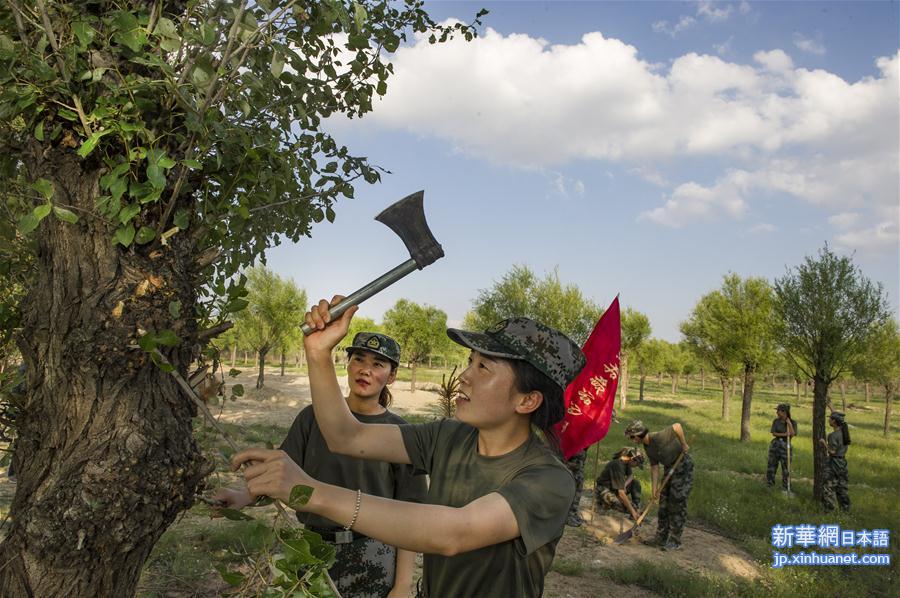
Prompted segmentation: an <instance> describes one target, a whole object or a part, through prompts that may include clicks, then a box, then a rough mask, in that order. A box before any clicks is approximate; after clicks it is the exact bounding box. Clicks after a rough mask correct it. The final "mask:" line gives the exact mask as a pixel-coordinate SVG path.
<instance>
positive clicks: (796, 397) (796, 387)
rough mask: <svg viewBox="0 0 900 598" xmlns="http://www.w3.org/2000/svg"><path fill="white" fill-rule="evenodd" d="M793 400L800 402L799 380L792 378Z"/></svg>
mask: <svg viewBox="0 0 900 598" xmlns="http://www.w3.org/2000/svg"><path fill="white" fill-rule="evenodd" d="M794 400H796V401H797V404H798V405H799V404H800V380H798V379H796V378H794Z"/></svg>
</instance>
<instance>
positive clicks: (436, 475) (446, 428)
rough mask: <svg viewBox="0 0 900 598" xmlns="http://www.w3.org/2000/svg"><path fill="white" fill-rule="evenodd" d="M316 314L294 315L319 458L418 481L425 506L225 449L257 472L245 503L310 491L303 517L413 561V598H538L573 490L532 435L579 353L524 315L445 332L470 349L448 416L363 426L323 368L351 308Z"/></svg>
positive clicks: (549, 416) (544, 426)
mask: <svg viewBox="0 0 900 598" xmlns="http://www.w3.org/2000/svg"><path fill="white" fill-rule="evenodd" d="M339 300H340V297H335V299H334V301H333V302H336V301H339ZM328 309H329V304H328V302H326V301H324V300H323V301H321V302H320V303H319V304H318V305H317V306H315V307H314V308H313V309H312V310H311V311H310V312H308V313H307V315H306V323H307V325H309V326H310V327H311V328H312V329H313V332H312V333H311V334H309V335H308V336H306V338H305V339H304V345H305V348H306V355H307V360H308V362H309V379H310V389H311V392H312V400H313V406H314V409H315V415H316V420H317V422H318V424H319V427H320V429H321V430H322V433H323V435H324V437H325V440H326V441H327V442H328V446H329V448H330V449H331V450H332V451H334V452H337V453H341V454H344V455H350V456H354V457H361V458H364V459H375V460H381V461H388V462H392V463H409V464H412V465H413V466H414V467H415V468H416V469H417V470H419V471H423V472H426V473H428V474H429V475H430V476H431V478H430V479H431V483H430V486H429V490H428V496H427V498H426V502H427V503H428V504H415V503H409V502H400V501H395V500H390V499H386V498H380V497H376V496H371V495H368V494H363V493H362V492H359V491H357V492H354V491H352V490H347V489H345V488H340V487H338V486H334V485H331V484H326V483H323V482H321V481H319V480H316V479H314V478H312V477H311V476H309V475H308V474H307V473H306V472H305V471H303V470H302V469H301V468H300V467H299V466H298V465H297V464H296V463H294V462H293V461H292V460H291V459H290V458H289V457H288V456H287V455H286V454H285V453H283V452H281V451H268V450H261V449H251V450H246V451H243V452H241V453H238V454H237V455H235V457H234V460H233V463H232V464H233V466H234V467H235V468H239V467H240V466H241V465H242V464H243V463H245V462H248V461H254V462H256V463H255V464H253V465H250V466H249V467H248V468H247V469H246V470H245V472H244V476H245V478H246V480H247V484H248V488H249V490H250V493H251V494H252V495H254V496H262V495H267V496H272V497H275V498H278V499H281V500H286V499H287V498H288V497H289V495H290V492H291V489H292V488H294V487H295V486H297V485H303V486H308V487H311V488H312V489H313V492H312V496H311V498H310V499H309V502H308V503H307V504H306V505H305V506H304V507H303V509H304V510H305V511H308V512H311V513H315V514H317V515H320V516H323V517H327V518H328V519H330V520H332V521H338V522H343V523H344V526H345V527H346V528H347V529H352V530H354V531H356V532H358V533H361V534H365V535H366V536H369V537H372V538H377V539H379V540H381V541H382V542H385V543H386V544H390V545H393V546H398V547H400V548H404V549H406V550H411V551H415V552H422V553H424V554H425V557H424V567H423V576H422V580H421V582H420V585H419V596H423V597H432V598H434V597H442V596H524V597H528V596H540V595H541V593H542V592H543V587H544V576H545V575H546V574H547V572H548V571H549V569H550V564H551V562H552V560H553V556H554V553H555V550H556V544H557V542H558V541H559V538H560V537H561V536H562V533H563V528H564V525H565V521H566V515H567V513H568V510H569V506H570V505H571V503H572V498H573V496H574V494H575V483H574V480H573V479H572V475H571V474H570V473H569V471H568V470H567V469H566V467H565V465H563V464H562V462H561V461H560V460H559V459H558V457H557V456H556V454H555V453H554V452H553V451H552V450H551V449H550V448H549V447H548V446H547V445H546V444H545V443H544V442H542V441H541V439H540V438H538V437H537V436H536V435H535V433H534V431H533V428H537V429H539V430H541V431H543V432H544V435H545V438H549V439H550V442H551V443H552V438H553V436H552V430H553V425H554V424H555V423H557V422H558V421H560V420H561V419H562V417H563V413H564V403H563V390H564V388H565V387H566V386H567V385H568V383H569V382H571V380H573V379H574V378H575V376H576V375H577V374H578V372H579V371H580V370H581V368H582V367H584V362H585V360H584V355H583V354H582V353H581V350H580V348H579V347H578V345H576V344H575V343H574V342H572V341H571V340H570V339H568V338H567V337H566V336H564V335H563V334H561V333H559V332H558V331H556V330H553V329H551V328H548V327H546V326H543V325H541V324H538V323H537V322H534V321H532V320H529V319H527V318H510V319H509V320H504V321H503V322H500V323H498V324H497V325H496V326H494V327H492V328H491V329H490V330H488V331H486V332H485V333H483V334H481V333H472V332H465V331H462V330H455V329H450V330H448V331H447V334H448V336H449V337H450V338H451V339H452V340H453V341H455V342H457V343H459V344H461V345H463V346H465V347H468V348H469V349H471V351H472V352H471V354H470V357H469V365H468V367H467V368H466V370H465V371H463V373H462V374H461V375H460V394H459V396H458V398H457V411H456V419H452V420H450V419H447V420H441V421H436V422H431V423H426V424H412V425H405V426H397V425H393V424H366V423H363V422H360V421H359V420H357V419H356V418H354V417H353V415H352V414H351V413H350V411H349V409H348V408H347V404H346V402H345V401H343V400H342V397H341V393H340V387H339V386H338V383H337V377H336V375H335V371H334V364H333V362H332V359H331V351H332V349H333V348H334V347H335V346H336V345H337V344H338V342H340V340H341V339H342V338H343V337H344V335H345V334H346V333H347V330H348V327H349V325H350V319H351V318H352V315H353V313H355V311H356V309H355V308H350V309H348V310H347V311H346V312H344V314H343V315H342V316H341V317H340V318H336V319H334V320H332V318H331V316H330V315H329V313H328Z"/></svg>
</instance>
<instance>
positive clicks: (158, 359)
mask: <svg viewBox="0 0 900 598" xmlns="http://www.w3.org/2000/svg"><path fill="white" fill-rule="evenodd" d="M150 361H152V362H153V363H155V364H156V367H158V368H159V369H161V370H162V371H164V372H166V373H167V374H168V373H171V372H174V371H175V366H174V365H172V364H171V363H169V362H168V361H166V360H164V359H163V358H162V355H160V354H159V351H153V352H152V353H150Z"/></svg>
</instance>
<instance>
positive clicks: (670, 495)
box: [625, 420, 694, 550]
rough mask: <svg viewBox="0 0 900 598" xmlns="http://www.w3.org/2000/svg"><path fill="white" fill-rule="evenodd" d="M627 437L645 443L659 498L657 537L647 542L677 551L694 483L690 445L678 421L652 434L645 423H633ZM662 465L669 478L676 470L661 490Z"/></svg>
mask: <svg viewBox="0 0 900 598" xmlns="http://www.w3.org/2000/svg"><path fill="white" fill-rule="evenodd" d="M625 436H627V437H628V438H629V439H630V440H631V441H632V442H634V443H636V444H642V445H643V448H644V450H645V451H646V452H647V459H648V460H649V461H650V481H651V485H652V488H653V498H654V500H655V499H656V498H659V512H658V514H657V530H656V537H655V538H654V539H652V540H648V541H646V542H645V543H646V544H648V545H651V546H659V547H661V548H662V549H663V550H678V549H679V548H681V534H682V532H683V531H684V524H685V521H686V520H687V499H688V495H690V493H691V487H692V485H693V482H694V461H693V460H692V459H691V456H690V455H689V454H688V450H689V449H690V446H688V443H687V441H686V440H685V439H684V429H683V428H682V426H681V424H680V423H677V422H676V423H674V424H672V425H671V426H668V427H666V428H663V429H662V430H660V431H659V432H652V433H651V432H650V430H649V429H648V428H647V426H645V425H644V424H643V422H641V421H640V420H634V421H633V422H631V423H630V424H629V425H628V427H627V428H625ZM682 454H683V456H682ZM679 457H681V459H680V462H679ZM660 463H662V465H663V466H664V467H665V471H666V475H667V476H668V474H669V473H670V469H671V470H673V471H671V473H672V475H671V478H670V479H669V481H668V483H666V484H663V486H662V488H660V485H659V464H660Z"/></svg>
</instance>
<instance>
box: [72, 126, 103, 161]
mask: <svg viewBox="0 0 900 598" xmlns="http://www.w3.org/2000/svg"><path fill="white" fill-rule="evenodd" d="M110 132H111V131H110V130H109V129H105V130H103V131H94V132H93V133H92V134H91V136H90V137H88V138H87V139H86V140H85V142H84V143H82V144H81V147H79V148H78V155H79V156H81V157H82V158H86V157H87V156H88V154H90V153H91V152H92V151H94V148H95V147H97V143H99V142H100V138H101V137H103V136H104V135H108V134H109V133H110Z"/></svg>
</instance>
